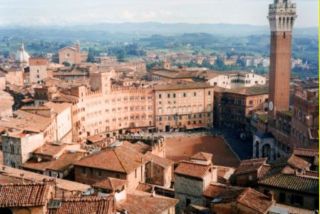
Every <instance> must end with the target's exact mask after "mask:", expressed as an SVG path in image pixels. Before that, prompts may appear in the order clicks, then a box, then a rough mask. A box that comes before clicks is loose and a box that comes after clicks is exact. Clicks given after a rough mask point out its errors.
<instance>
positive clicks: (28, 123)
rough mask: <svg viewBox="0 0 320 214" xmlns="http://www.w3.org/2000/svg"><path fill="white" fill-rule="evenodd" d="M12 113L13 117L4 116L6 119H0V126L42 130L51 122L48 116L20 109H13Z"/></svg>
mask: <svg viewBox="0 0 320 214" xmlns="http://www.w3.org/2000/svg"><path fill="white" fill-rule="evenodd" d="M14 115H15V116H16V117H15V118H13V117H11V118H6V120H0V126H1V127H6V128H14V129H19V130H25V131H30V132H42V131H44V130H45V129H46V128H47V127H48V126H49V125H50V123H51V119H50V118H47V117H42V116H39V115H36V114H32V113H29V112H25V111H21V110H18V111H15V112H14Z"/></svg>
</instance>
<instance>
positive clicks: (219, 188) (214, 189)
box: [203, 183, 234, 198]
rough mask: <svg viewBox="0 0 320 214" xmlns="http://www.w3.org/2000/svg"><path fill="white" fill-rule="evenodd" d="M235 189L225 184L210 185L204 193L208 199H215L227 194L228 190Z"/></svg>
mask: <svg viewBox="0 0 320 214" xmlns="http://www.w3.org/2000/svg"><path fill="white" fill-rule="evenodd" d="M233 189H234V187H228V186H226V185H223V184H218V183H215V184H213V183H212V184H210V185H209V186H208V187H207V188H206V189H205V191H204V192H203V196H205V197H207V198H215V197H218V196H220V195H221V194H222V193H224V192H226V191H227V190H233Z"/></svg>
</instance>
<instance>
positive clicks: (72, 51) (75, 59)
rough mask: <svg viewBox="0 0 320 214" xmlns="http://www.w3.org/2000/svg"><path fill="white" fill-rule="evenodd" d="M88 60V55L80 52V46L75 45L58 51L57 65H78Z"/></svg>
mask: <svg viewBox="0 0 320 214" xmlns="http://www.w3.org/2000/svg"><path fill="white" fill-rule="evenodd" d="M87 58H88V53H87V52H85V51H81V50H80V45H79V44H76V45H73V46H68V47H64V48H62V49H60V50H59V63H60V64H63V63H65V62H67V63H69V64H71V65H74V64H76V65H78V64H81V63H83V62H86V61H87Z"/></svg>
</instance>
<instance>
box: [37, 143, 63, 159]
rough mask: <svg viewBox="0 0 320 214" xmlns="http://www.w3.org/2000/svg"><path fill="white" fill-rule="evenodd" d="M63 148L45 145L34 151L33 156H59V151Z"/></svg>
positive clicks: (61, 146) (55, 145)
mask: <svg viewBox="0 0 320 214" xmlns="http://www.w3.org/2000/svg"><path fill="white" fill-rule="evenodd" d="M65 147H66V145H65V144H62V145H57V144H51V143H46V144H44V145H43V146H41V147H39V148H38V149H36V150H35V151H34V152H33V154H35V155H45V156H50V157H54V156H56V155H57V154H59V153H60V152H61V151H63V150H64V148H65Z"/></svg>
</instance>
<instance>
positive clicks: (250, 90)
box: [217, 85, 269, 96]
mask: <svg viewBox="0 0 320 214" xmlns="http://www.w3.org/2000/svg"><path fill="white" fill-rule="evenodd" d="M268 90H269V89H268V86H267V85H264V86H253V87H242V88H234V89H225V88H220V87H219V88H218V87H217V91H219V92H223V93H233V94H241V95H248V96H254V95H261V94H268V93H269V92H268Z"/></svg>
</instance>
